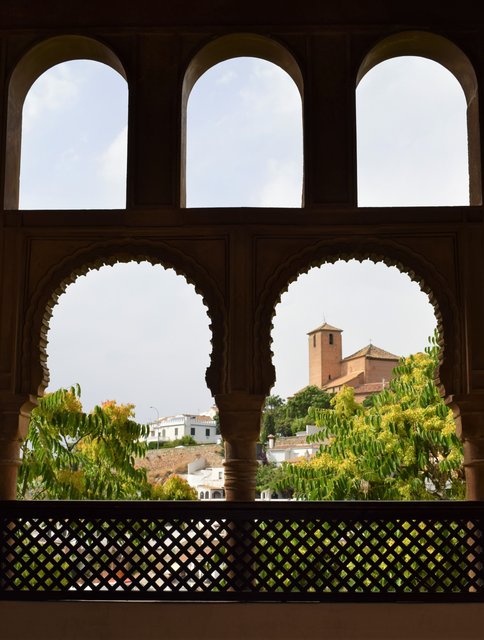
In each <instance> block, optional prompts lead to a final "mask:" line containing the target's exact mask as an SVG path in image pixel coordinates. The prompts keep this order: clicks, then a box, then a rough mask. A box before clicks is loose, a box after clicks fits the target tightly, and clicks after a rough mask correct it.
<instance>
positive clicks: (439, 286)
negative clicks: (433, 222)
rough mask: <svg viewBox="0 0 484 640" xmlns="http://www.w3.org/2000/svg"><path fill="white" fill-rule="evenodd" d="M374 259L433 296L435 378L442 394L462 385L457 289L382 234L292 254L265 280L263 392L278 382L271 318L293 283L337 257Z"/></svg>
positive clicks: (260, 316) (259, 314)
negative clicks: (436, 340) (436, 352)
mask: <svg viewBox="0 0 484 640" xmlns="http://www.w3.org/2000/svg"><path fill="white" fill-rule="evenodd" d="M352 259H356V260H360V261H361V260H366V259H369V260H372V261H373V262H382V263H384V264H385V265H387V266H388V267H397V269H398V270H399V271H401V272H402V273H405V274H407V275H408V276H409V277H410V279H411V280H413V281H414V282H417V283H418V285H419V286H420V289H421V290H422V291H423V292H424V293H426V294H427V295H428V297H429V301H430V303H431V304H432V306H433V308H434V313H435V317H436V320H437V330H438V332H439V344H440V358H439V360H440V366H439V370H438V372H437V375H438V377H437V379H436V382H437V384H438V385H439V389H440V392H441V394H442V395H447V396H448V395H451V394H454V393H457V392H459V391H460V390H461V389H462V386H463V381H462V373H461V339H460V336H461V327H460V316H459V312H458V305H457V302H456V295H455V292H454V291H452V290H451V289H450V287H449V284H448V282H447V281H446V279H445V277H444V276H443V275H442V274H440V273H439V272H438V271H437V269H436V268H435V267H434V266H433V265H432V264H431V263H430V262H429V261H427V260H426V259H425V258H424V257H423V256H421V255H420V254H417V253H415V252H414V251H412V250H411V249H409V248H408V247H405V246H404V245H400V244H398V243H396V242H394V241H390V240H381V239H379V238H370V237H365V238H359V239H355V240H350V239H348V238H339V239H338V238H335V239H333V240H331V241H320V242H317V243H315V244H313V245H311V246H310V247H308V248H306V249H305V250H303V251H300V252H298V253H297V254H295V255H293V256H292V257H289V258H288V259H287V260H286V261H285V262H284V263H283V264H281V266H280V267H279V268H278V269H277V270H276V271H275V272H274V274H273V276H272V277H271V278H270V279H269V280H268V281H267V283H266V285H265V287H264V289H263V292H262V295H261V298H260V300H261V302H260V304H259V306H258V308H257V311H256V331H255V334H256V336H257V337H258V341H259V342H258V344H257V345H256V349H255V354H256V356H255V357H256V358H258V359H259V361H258V362H256V363H255V371H256V372H257V375H258V380H257V387H258V389H259V391H260V392H261V393H268V392H269V390H270V389H271V387H272V386H273V384H274V382H275V368H274V365H273V364H272V355H273V354H272V350H271V345H272V338H271V333H272V329H273V318H274V316H275V308H276V305H277V304H278V303H279V302H280V301H281V296H282V294H283V293H285V292H286V291H287V290H288V288H289V285H290V284H291V283H293V282H295V281H296V280H297V279H298V278H299V276H301V275H303V274H305V273H307V272H308V271H309V270H310V269H311V268H313V267H319V266H322V265H323V264H325V263H334V262H336V261H337V260H346V261H348V260H352Z"/></svg>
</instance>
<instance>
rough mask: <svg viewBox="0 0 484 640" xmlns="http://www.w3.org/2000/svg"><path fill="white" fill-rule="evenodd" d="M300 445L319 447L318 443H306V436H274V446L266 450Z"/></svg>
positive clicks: (310, 447) (311, 447)
mask: <svg viewBox="0 0 484 640" xmlns="http://www.w3.org/2000/svg"><path fill="white" fill-rule="evenodd" d="M300 447H304V448H305V449H319V444H317V443H311V444H308V442H307V436H285V437H283V436H281V437H277V436H276V437H275V439H274V447H273V448H272V449H271V448H268V451H274V450H277V449H299V448H300Z"/></svg>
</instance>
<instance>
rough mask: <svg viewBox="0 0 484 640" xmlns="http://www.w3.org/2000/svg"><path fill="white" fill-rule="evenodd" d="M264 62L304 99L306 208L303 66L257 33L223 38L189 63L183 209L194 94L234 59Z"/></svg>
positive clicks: (184, 92) (184, 110)
mask: <svg viewBox="0 0 484 640" xmlns="http://www.w3.org/2000/svg"><path fill="white" fill-rule="evenodd" d="M242 57H250V58H260V59H261V60H265V61H266V62H272V63H273V64H275V65H277V66H278V67H280V68H281V69H282V70H283V71H285V72H286V73H287V74H288V75H289V77H290V78H291V79H292V80H293V82H294V84H295V85H296V87H297V89H298V91H299V95H300V97H301V113H302V116H303V124H302V135H303V184H302V204H301V206H302V207H303V206H304V200H305V186H304V157H305V153H304V147H305V140H304V80H303V75H302V72H301V68H300V65H299V63H298V62H297V61H296V59H295V58H294V56H293V55H292V53H290V51H289V50H288V49H287V48H286V47H284V46H283V45H282V44H280V43H279V42H277V41H276V40H273V39H271V38H267V37H265V36H260V35H258V34H254V33H237V34H231V35H226V36H221V37H219V38H216V39H215V40H212V41H211V42H209V43H208V44H205V45H204V46H203V47H202V48H201V49H199V50H198V51H197V52H196V53H195V55H194V56H193V57H192V58H191V60H190V61H189V63H188V65H187V67H186V70H185V74H184V77H183V83H182V94H181V132H180V147H181V148H180V207H181V208H186V166H187V164H186V155H187V154H186V152H187V107H188V99H189V97H190V93H191V91H192V89H193V87H194V86H195V84H196V82H197V81H198V80H199V79H200V78H201V76H202V75H203V74H204V73H205V72H206V71H208V70H209V69H211V68H212V67H214V66H215V65H217V64H220V63H221V62H225V61H227V60H232V59H234V58H242Z"/></svg>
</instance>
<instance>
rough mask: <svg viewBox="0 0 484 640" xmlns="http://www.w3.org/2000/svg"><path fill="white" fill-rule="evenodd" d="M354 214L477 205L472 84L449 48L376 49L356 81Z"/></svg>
mask: <svg viewBox="0 0 484 640" xmlns="http://www.w3.org/2000/svg"><path fill="white" fill-rule="evenodd" d="M356 99H357V136H358V140H357V143H358V204H359V206H452V205H468V204H469V202H470V203H471V204H480V202H481V186H480V153H479V122H478V108H477V81H476V77H475V73H474V70H473V68H472V65H471V64H470V62H469V60H468V59H467V58H466V56H465V55H464V54H463V53H462V52H461V51H460V50H459V49H458V48H457V47H456V46H455V45H453V44H452V43H451V42H449V41H448V40H446V39H445V38H442V37H440V36H435V35H433V34H430V33H424V32H411V33H401V34H396V35H395V36H392V37H390V38H387V39H386V40H383V41H382V42H380V43H379V44H378V45H377V46H376V47H375V48H374V49H373V50H372V51H371V52H370V53H369V54H368V55H367V56H366V58H365V60H364V61H363V63H362V65H361V67H360V71H359V74H358V86H357V92H356Z"/></svg>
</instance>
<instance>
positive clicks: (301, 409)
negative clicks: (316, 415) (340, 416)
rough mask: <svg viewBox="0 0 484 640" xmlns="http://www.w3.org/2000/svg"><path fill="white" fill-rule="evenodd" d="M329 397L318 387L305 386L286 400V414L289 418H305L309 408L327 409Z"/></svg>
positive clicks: (329, 401)
mask: <svg viewBox="0 0 484 640" xmlns="http://www.w3.org/2000/svg"><path fill="white" fill-rule="evenodd" d="M331 397H332V396H331V395H330V394H329V393H326V391H323V390H322V389H320V388H319V387H315V386H308V387H305V388H304V389H302V390H301V391H299V392H298V393H295V394H294V395H293V396H292V398H289V400H288V401H287V405H286V411H287V415H288V416H289V417H290V418H305V417H306V416H307V415H308V414H309V412H310V410H311V409H329V407H330V406H331V405H330V403H331Z"/></svg>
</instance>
